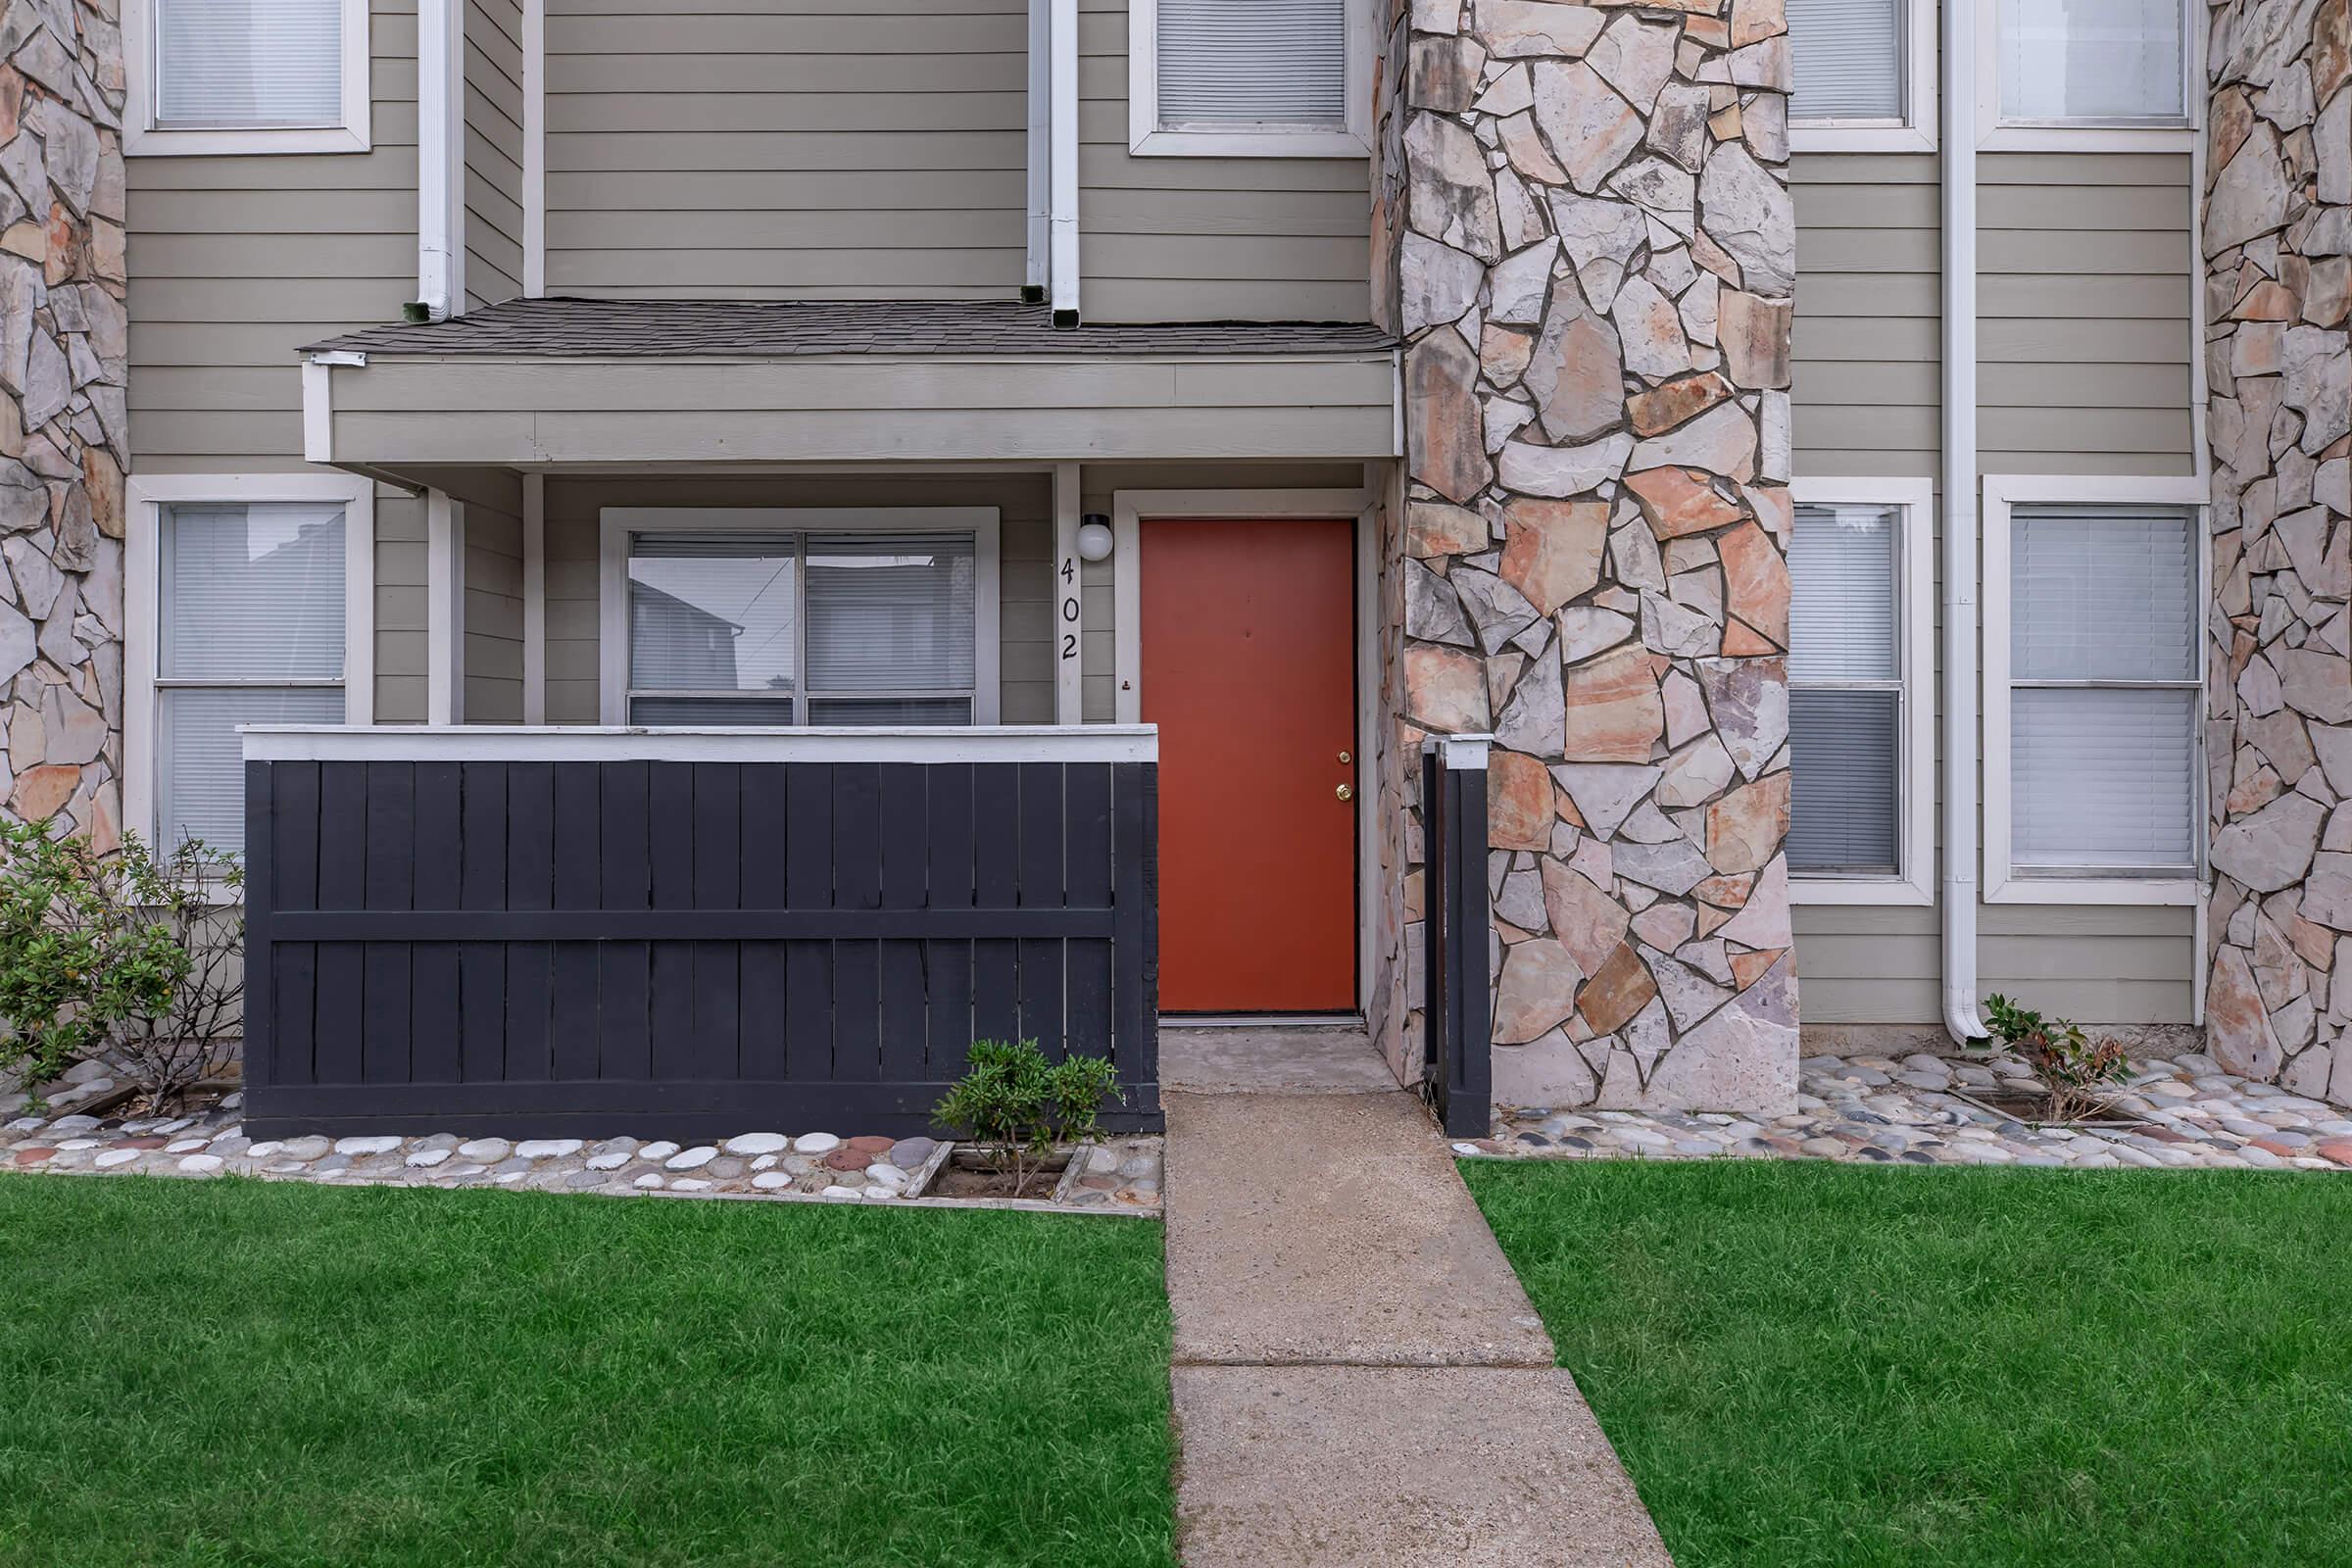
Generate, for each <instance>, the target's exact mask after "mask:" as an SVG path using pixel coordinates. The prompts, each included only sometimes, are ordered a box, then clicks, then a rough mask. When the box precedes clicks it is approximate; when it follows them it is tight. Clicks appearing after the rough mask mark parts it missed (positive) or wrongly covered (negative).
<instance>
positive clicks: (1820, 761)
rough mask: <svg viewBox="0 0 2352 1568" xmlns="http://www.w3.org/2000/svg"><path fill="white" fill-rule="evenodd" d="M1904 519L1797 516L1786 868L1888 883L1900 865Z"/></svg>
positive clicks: (1898, 512) (1830, 508) (1840, 512)
mask: <svg viewBox="0 0 2352 1568" xmlns="http://www.w3.org/2000/svg"><path fill="white" fill-rule="evenodd" d="M1902 533H1903V509H1901V508H1900V507H1893V506H1877V505H1800V506H1798V507H1797V509H1796V530H1795V533H1794V535H1793V537H1792V538H1791V540H1790V543H1789V585H1790V592H1789V769H1790V772H1791V774H1792V783H1793V788H1794V798H1793V801H1792V806H1791V813H1790V820H1789V870H1790V871H1791V872H1792V873H1794V874H1797V875H1800V876H1814V877H1891V876H1895V875H1897V874H1899V873H1900V872H1901V871H1902V870H1903V869H1904V867H1903V866H1902V864H1901V859H1902V851H1901V844H1902V792H1903V788H1904V779H1903V736H1904V733H1905V724H1904V705H1905V703H1906V702H1907V701H1908V700H1909V699H1908V694H1907V693H1906V691H1905V680H1904V676H1905V673H1906V672H1905V670H1904V667H1903V664H1904V660H1903V636H1902V633H1903V604H1902V594H1901V586H1900V585H1901V582H1902Z"/></svg>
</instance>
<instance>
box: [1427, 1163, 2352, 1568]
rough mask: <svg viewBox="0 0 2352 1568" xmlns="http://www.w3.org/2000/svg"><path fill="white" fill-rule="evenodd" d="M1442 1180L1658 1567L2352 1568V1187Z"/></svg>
mask: <svg viewBox="0 0 2352 1568" xmlns="http://www.w3.org/2000/svg"><path fill="white" fill-rule="evenodd" d="M1463 1175H1464V1178H1465V1179H1466V1180H1467V1181H1468V1182H1469V1184H1470V1190H1471V1191H1472V1193H1474V1194H1475V1195H1476V1196H1477V1198H1478V1201H1479V1203H1480V1205H1481V1206H1482V1207H1483V1208H1484V1209H1485V1210H1486V1214H1487V1217H1488V1220H1489V1221H1490V1223H1492V1224H1493V1226H1494V1228H1495V1235H1496V1236H1497V1237H1498V1238H1499V1239H1500V1240H1501V1242H1502V1246H1503V1250H1504V1251H1505V1252H1507V1253H1508V1254H1509V1255H1510V1258H1511V1261H1512V1263H1513V1265H1514V1266H1515V1267H1516V1268H1517V1269H1518V1271H1519V1277H1520V1279H1521V1280H1522V1281H1524V1282H1525V1284H1526V1286H1527V1289H1528V1293H1529V1295H1530V1296H1531V1297H1533V1298H1534V1299H1535V1302H1536V1305H1537V1307H1538V1309H1539V1310H1541V1311H1542V1313H1543V1315H1544V1323H1545V1324H1546V1326H1548V1327H1549V1329H1550V1330H1551V1334H1552V1338H1553V1340H1554V1341H1555V1343H1556V1344H1557V1345H1558V1347H1559V1358H1560V1364H1561V1365H1562V1366H1565V1367H1567V1368H1569V1369H1570V1370H1572V1371H1573V1372H1575V1374H1576V1377H1577V1381H1578V1382H1579V1384H1580V1385H1582V1387H1583V1389H1584V1391H1585V1394H1586V1396H1587V1397H1588V1398H1590V1399H1591V1401H1592V1403H1593V1409H1594V1411H1595V1412H1596V1413H1597V1414H1598V1415H1599V1417H1600V1421H1601V1425H1602V1426H1603V1427H1604V1428H1605V1429H1606V1430H1607V1432H1608V1435H1609V1438H1610V1440H1611V1441H1612V1442H1613V1443H1615V1445H1616V1446H1617V1450H1618V1452H1619V1453H1620V1454H1621V1455H1622V1456H1623V1457H1624V1460H1625V1463H1626V1467H1627V1469H1628V1470H1630V1471H1631V1472H1632V1474H1633V1478H1634V1481H1635V1483H1636V1484H1637V1485H1638V1486H1639V1487H1640V1489H1641V1492H1642V1498H1643V1500H1644V1501H1646V1502H1647V1503H1648V1505H1649V1508H1650V1511H1651V1513H1652V1514H1653V1515H1654V1516H1655V1517H1656V1519H1657V1522H1658V1527H1659V1529H1660V1531H1661V1532H1662V1533H1663V1534H1664V1536H1665V1539H1666V1544H1667V1545H1668V1547H1669V1548H1671V1549H1672V1551H1673V1553H1674V1556H1675V1561H1676V1562H1677V1563H1678V1564H1680V1565H1681V1568H1710V1565H1718V1564H1738V1565H1740V1568H1777V1565H1797V1564H1805V1565H1812V1564H1837V1565H1839V1568H1846V1565H1875V1564H1904V1565H1920V1564H1935V1565H1947V1564H1970V1565H1975V1564H1984V1565H1988V1568H1989V1565H1995V1564H1997V1565H2001V1568H2016V1565H2021V1564H2052V1565H2059V1564H2063V1565H2066V1568H2087V1565H2096V1564H2116V1565H2124V1564H2131V1565H2133V1568H2138V1565H2144V1564H2149V1563H2178V1564H2182V1565H2188V1564H2203V1563H2224V1562H2229V1563H2261V1564H2271V1563H2279V1564H2284V1563H2323V1562H2326V1563H2345V1562H2352V1507H2347V1506H2346V1501H2345V1498H2346V1492H2345V1488H2346V1485H2347V1482H2346V1477H2347V1476H2352V1319H2348V1317H2347V1303H2352V1246H2348V1245H2347V1240H2346V1239H2347V1238H2348V1237H2352V1181H2346V1180H2343V1179H2340V1178H2338V1179H2330V1178H2327V1177H2325V1176H2321V1177H2312V1176H2296V1175H2265V1174H2263V1173H2260V1172H2231V1171H2211V1172H2188V1171H2068V1172H2045V1171H2032V1170H1985V1169H1917V1170H1913V1169H1900V1170H1882V1169H1873V1168H1853V1167H1845V1166H1836V1165H1825V1164H1796V1163H1788V1164H1780V1163H1773V1164H1762V1163H1759V1164H1747V1163H1740V1164H1729V1163H1709V1164H1663V1163H1658V1164H1642V1163H1632V1162H1623V1163H1607V1164H1601V1163H1593V1164H1549V1163H1546V1164H1537V1163H1511V1164H1504V1163H1499V1162H1493V1161H1468V1162H1465V1163H1464V1165H1463Z"/></svg>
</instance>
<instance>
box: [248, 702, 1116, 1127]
mask: <svg viewBox="0 0 2352 1568" xmlns="http://www.w3.org/2000/svg"><path fill="white" fill-rule="evenodd" d="M379 733H380V732H379ZM616 739H618V738H616ZM428 750H429V749H428ZM614 750H615V751H616V752H618V753H621V755H616V756H615V757H614V758H613V759H612V760H593V761H577V760H554V761H544V760H503V761H481V760H331V758H330V760H249V761H248V762H247V763H246V823H247V872H248V877H249V882H248V886H247V890H246V900H247V903H246V910H247V919H246V954H247V957H246V961H247V969H246V975H247V996H248V1002H247V1009H246V1020H247V1023H246V1027H247V1034H246V1047H245V1051H246V1055H245V1073H246V1104H245V1114H246V1122H247V1127H248V1130H249V1132H251V1133H252V1134H253V1135H254V1136H256V1137H280V1136H284V1135H287V1134H290V1133H294V1132H298V1131H300V1132H327V1133H347V1132H360V1131H370V1132H423V1131H433V1130H440V1129H450V1130H455V1131H466V1130H468V1129H476V1130H482V1131H490V1130H496V1131H498V1132H502V1133H515V1134H523V1135H537V1136H554V1135H569V1136H593V1135H605V1134H613V1133H622V1132H627V1133H633V1134H638V1135H641V1136H648V1137H671V1138H694V1137H704V1136H709V1135H714V1134H723V1133H734V1132H741V1131H745V1130H749V1129H773V1130H780V1131H784V1132H795V1131H806V1130H811V1129H826V1130H832V1131H838V1132H842V1133H856V1132H879V1133H901V1134H903V1133H914V1132H918V1131H922V1130H924V1129H926V1128H927V1127H928V1126H929V1123H930V1116H929V1112H930V1108H931V1106H932V1105H933V1103H935V1102H936V1101H937V1100H938V1098H939V1096H940V1095H941V1094H942V1093H943V1092H944V1091H945V1089H946V1088H947V1086H948V1084H949V1083H950V1082H951V1081H953V1080H954V1079H955V1078H956V1076H957V1075H958V1074H960V1073H961V1072H962V1070H963V1067H964V1060H965V1054H966V1051H967V1048H968V1047H969V1046H970V1044H971V1042H972V1041H973V1040H974V1039H990V1038H997V1039H1003V1038H1034V1039H1036V1040H1038V1041H1040V1042H1041V1043H1042V1044H1043V1045H1044V1046H1045V1048H1046V1050H1047V1051H1048V1053H1049V1054H1054V1055H1059V1054H1063V1053H1065V1052H1082V1053H1087V1054H1096V1055H1103V1056H1108V1057H1110V1058H1111V1059H1113V1060H1114V1061H1115V1062H1116V1063H1117V1064H1118V1068H1119V1077H1120V1079H1121V1081H1122V1082H1123V1083H1124V1085H1125V1086H1126V1094H1127V1104H1126V1106H1125V1107H1124V1108H1123V1109H1122V1110H1119V1111H1117V1112H1116V1113H1115V1114H1113V1115H1112V1116H1110V1117H1109V1118H1107V1119H1108V1121H1109V1122H1110V1124H1111V1125H1113V1126H1119V1127H1126V1128H1138V1127H1145V1128H1151V1127H1157V1126H1158V1125H1159V1101H1158V1051H1157V1044H1156V1038H1155V1028H1156V1022H1155V1020H1156V1013H1157V1007H1158V997H1157V915H1156V907H1157V906H1156V885H1155V883H1156V874H1157V873H1156V853H1157V851H1156V846H1157V842H1158V826H1157V798H1156V767H1155V764H1153V763H1152V762H1149V761H1093V760H1088V761H1075V760H1073V761H1063V760H1045V761H994V760H984V761H963V762H944V761H943V762H932V761H887V762H875V761H842V760H791V761H757V760H723V761H699V760H697V761H684V760H646V759H644V758H642V757H640V758H630V757H628V756H626V755H625V749H624V748H623V747H621V746H615V748H614ZM249 755H250V748H249Z"/></svg>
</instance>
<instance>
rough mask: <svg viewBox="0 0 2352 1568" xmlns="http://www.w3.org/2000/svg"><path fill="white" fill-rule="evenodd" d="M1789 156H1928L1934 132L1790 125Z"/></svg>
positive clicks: (1933, 147) (1898, 127)
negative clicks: (1926, 154)
mask: <svg viewBox="0 0 2352 1568" xmlns="http://www.w3.org/2000/svg"><path fill="white" fill-rule="evenodd" d="M1935 150H1936V132H1935V131H1934V129H1932V128H1923V127H1921V126H1918V125H1838V124H1829V123H1822V124H1811V125H1807V124H1792V125H1790V126H1789V151H1790V152H1792V153H1932V152H1934V151H1935Z"/></svg>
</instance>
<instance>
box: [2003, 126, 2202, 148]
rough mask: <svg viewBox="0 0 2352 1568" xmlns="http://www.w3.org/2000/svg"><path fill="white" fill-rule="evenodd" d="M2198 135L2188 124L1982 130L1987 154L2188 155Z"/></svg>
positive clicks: (2194, 145) (2027, 127) (2013, 127)
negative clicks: (2186, 153)
mask: <svg viewBox="0 0 2352 1568" xmlns="http://www.w3.org/2000/svg"><path fill="white" fill-rule="evenodd" d="M2196 139H2197V133H2196V131H2195V130H2194V129H2193V128H2191V127H2189V126H2186V125H2165V126H2136V127H2134V126H2126V125H1996V126H1993V127H1992V128H1991V129H1989V130H1983V131H1980V132H1979V133H1978V135H1977V147H1978V150H1979V151H1981V152H1988V153H2185V152H2190V151H2193V150H2194V149H2195V147H2196Z"/></svg>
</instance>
